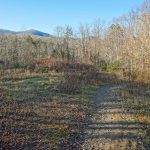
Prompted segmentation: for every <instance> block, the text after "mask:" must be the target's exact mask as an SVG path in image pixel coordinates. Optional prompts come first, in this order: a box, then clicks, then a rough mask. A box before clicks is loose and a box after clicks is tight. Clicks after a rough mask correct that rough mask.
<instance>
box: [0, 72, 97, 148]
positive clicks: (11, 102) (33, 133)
mask: <svg viewBox="0 0 150 150" xmlns="http://www.w3.org/2000/svg"><path fill="white" fill-rule="evenodd" d="M71 77H72V76H71ZM71 77H70V76H69V80H67V79H66V75H65V74H64V73H56V72H55V73H53V72H49V73H42V74H41V73H40V74H39V73H25V72H24V73H21V72H19V71H17V72H14V73H12V72H11V74H8V75H6V74H5V75H4V76H2V77H1V78H0V84H1V85H0V104H1V110H0V117H1V129H2V130H1V135H2V136H1V137H2V139H1V147H2V148H5V149H9V148H12V149H21V148H22V147H26V148H27V149H59V148H60V146H61V145H63V147H64V146H65V145H66V147H67V146H68V145H70V143H74V140H77V139H79V138H81V137H79V133H80V134H81V130H82V127H83V126H84V123H85V120H86V118H87V116H88V115H89V114H90V113H91V111H92V107H93V106H94V104H93V101H92V98H93V97H94V96H95V94H96V90H97V88H98V86H99V85H98V84H85V83H84V84H79V85H78V86H75V85H74V83H72V80H71ZM67 78H68V75H67ZM74 78H75V76H74V75H73V79H74ZM66 82H67V85H68V86H70V87H69V88H70V89H71V88H72V86H73V89H72V90H74V91H75V90H77V92H76V93H74V92H71V91H70V90H69V91H66V90H65V91H64V90H61V88H64V85H63V84H65V85H66ZM70 82H71V83H70ZM73 82H75V81H73ZM76 88H78V89H76ZM68 141H69V143H67V142H68Z"/></svg>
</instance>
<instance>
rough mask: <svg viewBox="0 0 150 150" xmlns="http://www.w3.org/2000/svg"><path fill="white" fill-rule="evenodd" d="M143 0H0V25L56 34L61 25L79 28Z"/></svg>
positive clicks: (115, 14) (121, 13) (124, 10)
mask: <svg viewBox="0 0 150 150" xmlns="http://www.w3.org/2000/svg"><path fill="white" fill-rule="evenodd" d="M142 2H143V0H0V28H3V29H10V30H15V31H19V30H26V29H31V28H32V29H33V28H34V29H38V30H41V31H44V32H48V33H53V29H54V28H55V27H56V26H57V25H61V26H64V25H71V26H73V27H75V28H76V27H77V26H78V25H79V24H81V23H92V22H93V21H94V20H95V19H97V18H100V19H101V20H105V21H106V22H111V20H112V19H113V18H114V17H117V16H120V15H123V14H126V13H127V12H128V11H129V10H131V8H135V7H138V6H139V5H140V4H141V3H142Z"/></svg>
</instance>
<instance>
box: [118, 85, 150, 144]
mask: <svg viewBox="0 0 150 150" xmlns="http://www.w3.org/2000/svg"><path fill="white" fill-rule="evenodd" d="M127 91H128V88H125V89H124V90H123V91H122V92H123V93H125V94H124V95H123V96H122V97H121V102H122V106H123V108H124V113H125V114H126V115H127V116H128V117H126V118H124V120H126V121H128V122H129V123H133V122H134V123H136V124H137V125H138V126H139V134H141V137H139V138H141V140H142V142H143V143H144V145H149V143H150V97H149V94H148V92H147V90H144V88H143V90H142V91H141V92H140V93H138V94H135V93H132V94H131V93H129V92H127Z"/></svg>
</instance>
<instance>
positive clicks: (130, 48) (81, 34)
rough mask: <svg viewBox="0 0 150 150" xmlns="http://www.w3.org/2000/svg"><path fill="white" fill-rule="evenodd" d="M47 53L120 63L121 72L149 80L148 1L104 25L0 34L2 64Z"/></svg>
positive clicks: (100, 64)
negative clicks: (42, 34) (41, 34)
mask: <svg viewBox="0 0 150 150" xmlns="http://www.w3.org/2000/svg"><path fill="white" fill-rule="evenodd" d="M51 56H53V57H57V58H60V59H62V60H64V59H65V60H68V61H71V62H86V63H87V62H88V63H92V64H94V65H95V66H97V67H99V68H101V69H104V70H105V69H106V68H107V67H108V66H109V68H110V69H111V68H113V69H117V67H118V68H119V67H120V66H123V69H124V74H128V75H129V76H130V77H131V76H132V78H135V77H136V76H137V75H138V76H140V77H141V78H143V79H146V80H148V81H149V80H150V79H149V76H150V73H149V72H150V61H149V58H150V2H149V1H148V0H147V1H145V2H144V3H143V4H142V6H141V7H140V8H138V9H136V10H132V11H130V12H129V13H128V14H127V15H124V16H121V17H118V18H116V19H114V22H113V24H112V25H110V26H108V27H106V25H105V24H104V23H103V22H102V21H100V20H96V21H95V22H94V23H93V24H92V25H89V24H82V25H80V27H79V29H78V31H75V30H73V28H72V27H71V26H65V27H61V26H57V27H56V29H55V36H54V37H53V38H38V37H33V36H14V35H0V61H1V64H2V63H3V64H4V66H5V67H6V68H10V67H11V68H14V67H15V68H17V67H27V66H28V65H30V64H32V62H33V60H35V59H40V58H45V57H51ZM143 73H144V74H143Z"/></svg>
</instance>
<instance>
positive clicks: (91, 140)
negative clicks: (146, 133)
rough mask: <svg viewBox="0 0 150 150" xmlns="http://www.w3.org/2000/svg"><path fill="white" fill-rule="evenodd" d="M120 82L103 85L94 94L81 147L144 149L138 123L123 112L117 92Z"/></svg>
mask: <svg viewBox="0 0 150 150" xmlns="http://www.w3.org/2000/svg"><path fill="white" fill-rule="evenodd" d="M121 88H123V85H121V86H118V85H105V86H103V87H101V88H100V89H99V91H98V93H97V97H96V106H97V110H96V111H95V113H94V114H93V116H92V118H91V121H90V123H89V125H88V126H87V128H86V130H85V142H84V143H83V149H84V150H144V149H145V148H144V146H143V144H142V142H141V140H140V137H141V135H140V132H139V131H140V124H139V123H137V122H135V121H133V118H132V116H131V114H128V113H126V112H125V110H124V108H123V105H122V104H121V101H120V98H121V96H120V95H119V94H118V93H119V90H120V89H121Z"/></svg>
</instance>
